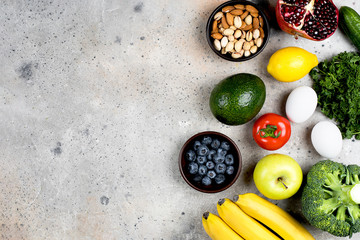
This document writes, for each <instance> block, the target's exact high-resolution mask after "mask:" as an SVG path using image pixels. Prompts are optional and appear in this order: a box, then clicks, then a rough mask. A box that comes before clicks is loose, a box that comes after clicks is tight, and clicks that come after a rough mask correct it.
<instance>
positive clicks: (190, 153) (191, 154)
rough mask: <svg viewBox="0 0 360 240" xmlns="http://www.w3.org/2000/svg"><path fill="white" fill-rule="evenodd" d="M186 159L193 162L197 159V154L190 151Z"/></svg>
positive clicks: (186, 154)
mask: <svg viewBox="0 0 360 240" xmlns="http://www.w3.org/2000/svg"><path fill="white" fill-rule="evenodd" d="M185 158H186V160H188V161H191V162H192V161H194V160H195V158H196V155H195V152H194V151H193V150H191V149H190V150H189V151H187V152H186V153H185Z"/></svg>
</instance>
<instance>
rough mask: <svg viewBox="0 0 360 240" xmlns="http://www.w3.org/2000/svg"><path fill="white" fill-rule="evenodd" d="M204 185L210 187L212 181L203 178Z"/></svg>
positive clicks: (206, 177)
mask: <svg viewBox="0 0 360 240" xmlns="http://www.w3.org/2000/svg"><path fill="white" fill-rule="evenodd" d="M201 182H202V184H204V185H205V186H209V185H210V184H211V179H210V178H209V177H208V176H205V177H203V179H202V180H201Z"/></svg>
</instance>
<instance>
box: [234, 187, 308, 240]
mask: <svg viewBox="0 0 360 240" xmlns="http://www.w3.org/2000/svg"><path fill="white" fill-rule="evenodd" d="M234 202H235V204H236V205H238V206H239V207H240V208H241V209H242V211H244V212H245V213H246V214H247V215H249V216H250V217H253V218H255V219H256V220H258V221H259V222H261V223H263V224H264V225H266V226H267V227H269V228H270V229H271V230H273V231H274V232H276V233H277V234H278V235H279V236H280V237H282V238H283V239H286V240H315V238H314V237H313V236H311V234H310V233H309V232H308V231H307V230H306V229H305V228H304V227H303V226H302V225H301V224H300V223H299V222H298V221H296V220H295V219H294V218H293V217H292V216H291V215H290V214H289V213H287V212H286V211H284V210H283V209H281V208H280V207H278V206H276V205H275V204H273V203H271V202H269V201H267V200H265V199H264V198H262V197H260V196H258V195H256V194H254V193H245V194H242V195H237V196H235V197H234ZM258 239H265V238H258Z"/></svg>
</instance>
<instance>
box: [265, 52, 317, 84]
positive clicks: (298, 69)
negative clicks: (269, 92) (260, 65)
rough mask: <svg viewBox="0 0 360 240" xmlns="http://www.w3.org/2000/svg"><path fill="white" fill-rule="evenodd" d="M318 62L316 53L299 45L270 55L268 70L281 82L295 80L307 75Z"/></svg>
mask: <svg viewBox="0 0 360 240" xmlns="http://www.w3.org/2000/svg"><path fill="white" fill-rule="evenodd" d="M318 63H319V62H318V59H317V56H316V55H315V54H312V53H310V52H308V51H306V50H304V49H302V48H299V47H286V48H282V49H280V50H277V51H276V52H275V53H274V54H273V55H272V56H271V57H270V60H269V64H268V66H267V71H268V72H269V73H270V74H271V76H273V77H274V78H275V79H276V80H278V81H280V82H294V81H297V80H299V79H301V78H303V77H305V75H306V74H308V73H309V72H310V70H311V69H312V68H313V67H315V66H317V65H318Z"/></svg>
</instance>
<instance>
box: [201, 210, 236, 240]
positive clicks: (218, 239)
mask: <svg viewBox="0 0 360 240" xmlns="http://www.w3.org/2000/svg"><path fill="white" fill-rule="evenodd" d="M202 224H203V227H204V229H205V231H206V233H207V234H208V235H209V237H211V239H212V240H224V239H226V240H243V238H242V237H240V236H239V235H238V234H237V233H236V232H235V231H234V230H232V229H231V228H230V227H229V226H228V225H227V224H226V223H225V222H224V221H223V220H222V219H221V218H219V217H218V216H216V215H214V214H212V213H210V212H205V213H204V214H203V217H202Z"/></svg>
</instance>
